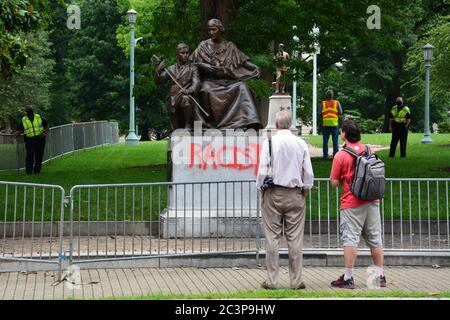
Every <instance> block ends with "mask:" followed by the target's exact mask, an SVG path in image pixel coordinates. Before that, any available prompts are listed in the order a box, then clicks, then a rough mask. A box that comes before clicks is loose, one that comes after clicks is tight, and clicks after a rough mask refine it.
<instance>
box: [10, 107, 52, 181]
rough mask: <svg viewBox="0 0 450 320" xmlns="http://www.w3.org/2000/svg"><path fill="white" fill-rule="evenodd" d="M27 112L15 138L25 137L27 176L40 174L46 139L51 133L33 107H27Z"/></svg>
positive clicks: (45, 122)
mask: <svg viewBox="0 0 450 320" xmlns="http://www.w3.org/2000/svg"><path fill="white" fill-rule="evenodd" d="M25 111H26V113H27V115H26V116H24V117H23V118H22V121H21V122H20V124H19V126H18V127H17V131H16V135H15V136H16V138H17V137H19V136H20V135H21V134H23V135H24V142H25V150H26V153H27V155H26V172H27V174H33V173H39V172H41V166H42V159H43V157H44V149H45V137H46V136H47V134H48V131H49V130H48V125H47V121H46V120H45V119H44V118H42V117H41V116H40V115H39V114H36V113H34V112H33V107H32V106H27V107H26V109H25ZM33 167H34V168H33Z"/></svg>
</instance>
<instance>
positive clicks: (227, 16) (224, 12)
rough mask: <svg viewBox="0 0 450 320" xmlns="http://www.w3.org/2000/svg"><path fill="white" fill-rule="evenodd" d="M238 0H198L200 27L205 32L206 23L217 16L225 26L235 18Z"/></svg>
mask: <svg viewBox="0 0 450 320" xmlns="http://www.w3.org/2000/svg"><path fill="white" fill-rule="evenodd" d="M238 2H239V0H200V14H201V18H202V28H203V30H204V32H205V36H207V35H208V33H207V24H208V21H209V20H210V19H213V18H217V19H219V20H221V21H222V23H223V25H224V26H225V28H226V27H227V25H228V24H229V23H230V22H232V21H233V20H235V19H236V17H237V14H238V8H239V4H238Z"/></svg>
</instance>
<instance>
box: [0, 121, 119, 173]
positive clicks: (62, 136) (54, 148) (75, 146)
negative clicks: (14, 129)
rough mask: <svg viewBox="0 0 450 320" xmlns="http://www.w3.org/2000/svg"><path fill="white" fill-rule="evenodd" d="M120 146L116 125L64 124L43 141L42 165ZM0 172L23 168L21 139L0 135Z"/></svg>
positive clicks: (23, 148)
mask: <svg viewBox="0 0 450 320" xmlns="http://www.w3.org/2000/svg"><path fill="white" fill-rule="evenodd" d="M118 142H119V125H118V123H117V122H108V121H97V122H83V123H74V124H66V125H62V126H57V127H52V128H50V131H49V135H48V137H47V138H46V145H45V151H44V158H43V162H47V161H49V160H51V159H54V158H57V157H61V156H63V155H65V154H68V153H71V152H74V151H77V150H84V149H88V148H92V147H96V146H99V145H103V144H116V143H118ZM0 154H1V157H0V171H4V170H19V169H23V168H25V145H24V142H23V137H19V138H17V139H15V138H14V135H12V134H0Z"/></svg>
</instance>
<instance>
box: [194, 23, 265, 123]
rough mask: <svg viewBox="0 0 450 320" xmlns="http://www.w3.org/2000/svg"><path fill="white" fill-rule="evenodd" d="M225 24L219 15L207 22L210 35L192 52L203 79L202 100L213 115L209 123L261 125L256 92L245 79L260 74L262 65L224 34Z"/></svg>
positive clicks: (207, 120)
mask: <svg viewBox="0 0 450 320" xmlns="http://www.w3.org/2000/svg"><path fill="white" fill-rule="evenodd" d="M224 31H225V28H224V27H223V25H222V22H221V21H220V20H218V19H211V20H209V22H208V33H209V35H210V38H209V39H208V40H205V41H202V42H201V43H200V44H199V45H198V47H197V49H195V51H194V52H193V53H192V56H191V60H192V61H193V62H194V63H195V65H197V66H198V68H199V71H200V78H201V81H202V84H201V89H200V92H199V96H200V104H201V105H202V106H203V107H205V109H206V111H207V112H208V113H210V114H211V117H209V118H206V119H203V120H204V121H203V122H204V125H205V126H206V127H213V128H219V129H222V128H228V129H238V128H260V127H261V123H260V120H259V116H258V113H257V111H256V106H255V102H254V100H253V96H252V94H251V92H250V90H249V89H248V87H247V85H246V84H245V83H244V82H243V80H246V79H250V78H253V77H257V76H259V68H258V67H257V66H256V65H254V64H253V63H251V62H250V61H249V58H248V57H247V56H246V55H245V54H244V53H242V52H241V51H240V50H239V49H238V48H237V47H236V45H235V44H234V43H233V42H231V41H227V40H225V39H223V38H222V34H223V32H224Z"/></svg>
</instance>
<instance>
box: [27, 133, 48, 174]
mask: <svg viewBox="0 0 450 320" xmlns="http://www.w3.org/2000/svg"><path fill="white" fill-rule="evenodd" d="M44 149H45V138H44V139H43V138H39V137H34V138H31V139H26V141H25V150H26V151H27V156H26V171H27V174H32V173H33V172H34V173H39V172H41V166H42V159H43V157H44ZM33 166H34V170H33Z"/></svg>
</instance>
